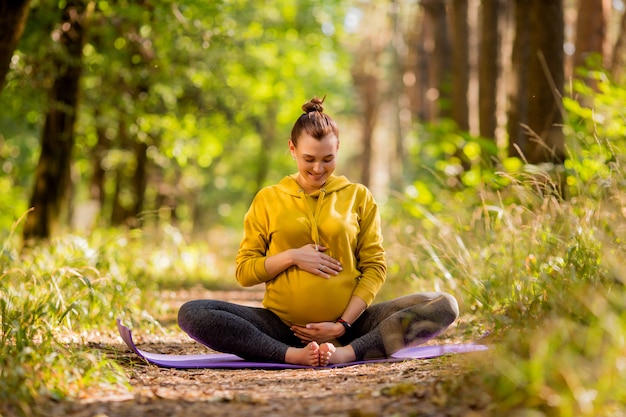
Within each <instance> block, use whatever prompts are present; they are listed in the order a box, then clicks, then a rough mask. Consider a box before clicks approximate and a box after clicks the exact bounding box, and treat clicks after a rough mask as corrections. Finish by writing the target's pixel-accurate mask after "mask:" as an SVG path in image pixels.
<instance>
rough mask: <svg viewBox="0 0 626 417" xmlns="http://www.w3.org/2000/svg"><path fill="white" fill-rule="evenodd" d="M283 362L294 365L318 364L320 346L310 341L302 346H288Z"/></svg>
mask: <svg viewBox="0 0 626 417" xmlns="http://www.w3.org/2000/svg"><path fill="white" fill-rule="evenodd" d="M285 362H287V363H291V364H294V365H307V366H319V364H320V346H319V345H318V344H317V342H311V343H309V344H308V345H306V346H305V347H303V348H295V347H290V348H288V349H287V353H286V354H285Z"/></svg>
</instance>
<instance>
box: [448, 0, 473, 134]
mask: <svg viewBox="0 0 626 417" xmlns="http://www.w3.org/2000/svg"><path fill="white" fill-rule="evenodd" d="M452 29H453V42H452V44H453V48H452V118H453V119H454V121H455V122H456V124H457V126H458V127H459V129H461V130H463V131H468V130H469V102H468V90H469V74H470V65H469V22H468V0H454V1H453V2H452Z"/></svg>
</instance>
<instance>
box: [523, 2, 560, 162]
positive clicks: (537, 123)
mask: <svg viewBox="0 0 626 417" xmlns="http://www.w3.org/2000/svg"><path fill="white" fill-rule="evenodd" d="M530 40H531V42H530V43H531V54H530V64H529V82H528V105H529V106H528V128H529V130H530V131H529V132H528V134H530V135H531V136H532V138H531V140H529V141H528V143H527V147H526V149H525V155H526V157H527V159H528V162H530V163H531V164H540V163H543V162H552V163H555V164H562V163H563V161H564V157H565V149H564V147H565V146H564V136H563V130H562V129H561V124H562V122H563V116H562V114H561V107H562V103H561V97H562V95H563V84H564V66H563V63H564V52H563V41H564V20H563V4H562V0H532V8H531V38H530Z"/></svg>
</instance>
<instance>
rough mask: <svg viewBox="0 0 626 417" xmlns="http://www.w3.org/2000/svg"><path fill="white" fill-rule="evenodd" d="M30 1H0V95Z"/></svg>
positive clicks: (24, 22)
mask: <svg viewBox="0 0 626 417" xmlns="http://www.w3.org/2000/svg"><path fill="white" fill-rule="evenodd" d="M29 11H30V0H23V1H17V0H16V1H13V0H1V1H0V93H2V89H3V88H4V84H5V80H6V76H7V74H8V72H9V68H10V65H11V58H12V57H13V52H14V51H15V48H16V47H17V44H18V42H19V40H20V38H21V37H22V33H23V32H24V26H25V25H26V20H27V19H28V13H29Z"/></svg>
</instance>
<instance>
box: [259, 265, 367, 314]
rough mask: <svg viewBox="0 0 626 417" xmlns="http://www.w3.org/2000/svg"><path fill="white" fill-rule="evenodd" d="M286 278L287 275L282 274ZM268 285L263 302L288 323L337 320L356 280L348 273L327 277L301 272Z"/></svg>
mask: <svg viewBox="0 0 626 417" xmlns="http://www.w3.org/2000/svg"><path fill="white" fill-rule="evenodd" d="M283 278H286V277H283ZM290 278H292V279H283V280H282V281H281V280H280V279H277V280H274V281H273V282H271V283H268V285H267V286H266V293H265V299H264V304H265V307H266V308H269V309H270V310H272V311H273V312H274V313H276V314H277V315H278V316H279V317H280V318H281V319H282V320H283V321H284V322H286V323H287V324H290V325H291V324H297V325H300V326H303V325H305V324H307V323H317V322H323V321H335V320H336V319H337V318H339V317H340V316H341V314H342V313H343V312H344V310H345V309H346V306H347V305H348V302H349V301H350V298H351V297H352V292H353V291H354V287H355V286H356V280H355V279H354V278H351V277H349V276H348V275H347V274H339V275H338V276H336V277H332V278H330V279H325V278H321V277H317V276H313V275H311V274H299V276H298V277H290Z"/></svg>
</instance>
